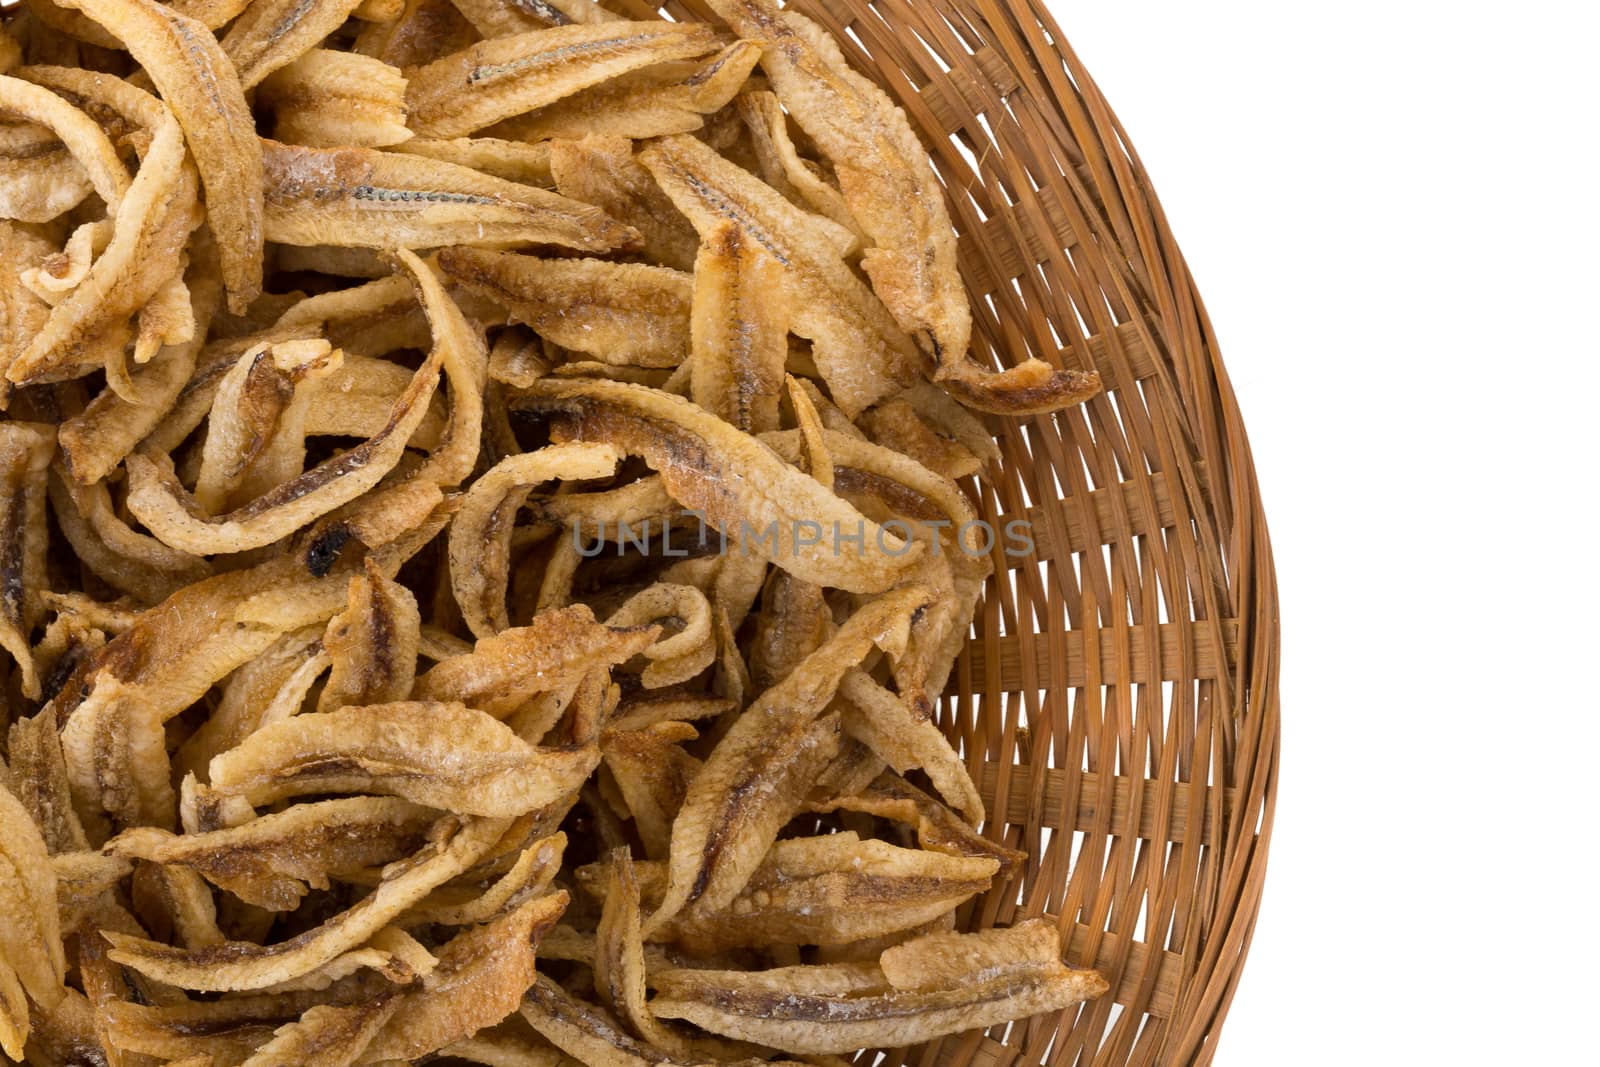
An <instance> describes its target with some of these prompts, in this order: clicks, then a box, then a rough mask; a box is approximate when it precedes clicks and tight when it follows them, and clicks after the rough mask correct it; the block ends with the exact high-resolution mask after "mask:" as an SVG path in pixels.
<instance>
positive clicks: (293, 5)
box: [222, 0, 359, 144]
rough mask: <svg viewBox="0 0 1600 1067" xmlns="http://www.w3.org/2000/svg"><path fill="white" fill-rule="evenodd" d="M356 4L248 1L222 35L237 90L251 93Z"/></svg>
mask: <svg viewBox="0 0 1600 1067" xmlns="http://www.w3.org/2000/svg"><path fill="white" fill-rule="evenodd" d="M357 3H359V0H319V2H317V3H306V2H305V0H252V3H251V4H250V6H248V7H246V8H245V9H244V14H242V15H240V16H239V17H238V19H236V20H235V21H234V23H233V25H231V26H229V27H228V32H227V33H226V34H224V35H223V37H222V51H223V52H224V53H226V55H227V57H228V59H229V61H230V62H232V63H233V67H234V69H235V70H236V71H238V74H239V84H240V85H242V86H244V88H246V89H254V88H255V87H256V86H257V85H258V84H260V82H261V79H263V78H265V77H266V76H267V75H269V74H271V73H272V72H273V71H275V70H280V69H282V68H283V67H286V66H288V65H289V64H290V63H293V62H294V61H295V60H296V59H299V58H300V57H301V56H303V55H305V54H306V53H308V52H310V51H311V49H313V48H315V47H316V46H317V44H318V43H319V42H320V41H321V40H322V39H323V38H324V37H326V36H328V34H330V33H332V32H333V31H334V30H336V29H338V28H339V27H340V26H341V25H343V24H344V20H345V19H346V18H348V17H349V15H350V12H352V11H354V10H355V8H356V4H357ZM345 143H347V144H348V143H349V142H345Z"/></svg>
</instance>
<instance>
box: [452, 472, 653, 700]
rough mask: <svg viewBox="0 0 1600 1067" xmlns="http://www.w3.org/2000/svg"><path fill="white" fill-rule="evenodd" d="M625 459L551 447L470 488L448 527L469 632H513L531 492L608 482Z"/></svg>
mask: <svg viewBox="0 0 1600 1067" xmlns="http://www.w3.org/2000/svg"><path fill="white" fill-rule="evenodd" d="M621 458H622V456H621V454H620V453H618V452H617V451H616V450H615V449H613V448H611V447H610V446H608V445H588V444H570V445H551V446H550V447H548V448H543V449H540V450H538V451H536V452H524V453H521V454H519V455H514V456H507V457H506V458H505V459H503V460H501V461H500V462H499V463H497V464H495V465H494V466H493V467H491V468H490V469H489V470H488V471H486V472H485V473H484V474H483V475H482V476H481V477H479V478H478V480H477V481H475V482H473V483H472V487H471V488H470V489H468V490H467V494H466V498H465V499H464V500H463V501H462V505H461V510H460V511H459V512H457V513H456V517H455V521H454V522H452V523H451V524H450V543H449V559H450V586H451V590H452V591H453V592H454V593H455V598H456V603H457V604H458V605H459V606H460V608H461V618H462V621H464V622H465V623H466V624H467V629H469V630H471V631H472V633H473V634H474V635H476V636H478V637H490V636H493V635H494V634H497V633H499V632H501V631H502V630H506V629H509V628H510V626H511V620H510V616H509V614H508V613H507V610H506V584H507V582H508V581H509V579H510V569H511V535H512V530H513V527H514V525H515V523H516V518H517V512H518V511H520V510H521V508H522V505H523V504H524V503H525V502H526V501H527V499H528V494H529V493H530V492H532V490H533V488H534V487H535V486H537V485H539V484H540V483H541V482H547V481H551V480H552V479H556V478H561V479H571V480H581V479H586V478H605V477H608V476H610V475H611V474H613V473H614V472H615V471H616V469H617V463H618V462H619V461H620V460H621ZM441 677H442V676H441Z"/></svg>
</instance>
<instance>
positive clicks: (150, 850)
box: [105, 797, 438, 911]
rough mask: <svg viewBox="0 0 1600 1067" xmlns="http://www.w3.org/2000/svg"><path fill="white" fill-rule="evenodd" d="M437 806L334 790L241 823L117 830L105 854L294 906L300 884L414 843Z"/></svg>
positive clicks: (378, 860)
mask: <svg viewBox="0 0 1600 1067" xmlns="http://www.w3.org/2000/svg"><path fill="white" fill-rule="evenodd" d="M437 818H438V813H437V812H435V811H432V810H430V809H428V808H425V807H422V806H421V805H418V804H413V803H411V802H410V801H407V800H401V799H399V798H397V797H340V798H337V799H334V800H323V801H317V802H315V803H311V804H294V805H291V806H290V807H288V808H285V809H284V810H283V811H281V812H272V813H269V814H267V815H263V816H261V817H260V818H258V819H252V820H250V821H249V822H246V823H244V824H242V825H240V826H235V827H229V828H226V829H221V830H213V831H210V832H209V833H186V834H181V835H178V834H171V833H168V832H166V831H163V830H157V829H154V828H150V827H137V828H134V829H131V830H124V831H123V832H122V833H121V834H118V835H117V836H116V837H114V838H112V839H111V840H110V841H108V842H107V843H106V846H105V847H106V852H107V853H108V854H110V855H112V856H118V857H126V858H128V859H139V860H146V861H148V862H151V863H171V864H181V865H182V866H185V867H187V868H189V869H191V870H193V871H195V872H196V873H197V874H199V875H200V876H201V877H203V878H205V879H206V881H208V882H210V883H212V884H213V885H215V886H217V887H218V888H219V889H226V890H227V891H228V892H230V893H233V894H234V895H235V896H237V897H239V899H241V900H244V901H246V902H248V903H251V904H254V905H256V906H257V907H261V908H266V909H268V910H269V911H288V910H291V909H293V908H295V907H297V906H298V905H299V903H300V900H301V898H302V897H304V896H305V893H306V888H307V886H308V885H309V886H312V887H315V888H317V889H326V888H327V887H328V884H329V879H330V878H338V877H340V876H341V875H346V874H353V873H356V872H358V871H361V870H365V869H367V868H370V867H378V866H382V865H384V864H387V863H392V862H394V861H395V860H398V859H400V858H402V857H404V856H407V855H410V854H411V853H413V852H415V851H416V850H417V849H418V848H420V847H421V846H422V844H423V841H424V838H425V837H426V835H427V832H428V828H429V827H430V826H431V825H432V824H433V822H434V821H435V820H436V819H437Z"/></svg>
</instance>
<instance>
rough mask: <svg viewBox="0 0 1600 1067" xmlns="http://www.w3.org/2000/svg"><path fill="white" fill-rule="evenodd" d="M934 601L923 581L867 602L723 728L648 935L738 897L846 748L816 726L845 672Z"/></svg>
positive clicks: (695, 786) (675, 847)
mask: <svg viewBox="0 0 1600 1067" xmlns="http://www.w3.org/2000/svg"><path fill="white" fill-rule="evenodd" d="M927 599H928V594H927V591H926V590H925V589H923V588H922V587H919V586H907V587H903V588H901V589H897V590H894V591H892V592H889V593H885V594H884V595H882V596H880V597H878V598H877V599H875V600H872V601H869V602H868V603H867V604H865V605H863V606H862V607H861V608H860V609H859V610H858V611H857V612H856V613H855V614H854V615H852V616H851V617H850V618H849V619H848V620H846V621H845V622H844V624H843V625H841V626H840V627H839V629H838V631H837V632H836V633H835V634H834V635H833V636H832V637H830V638H829V639H828V640H827V642H825V643H824V644H823V645H822V646H821V647H820V648H819V649H817V651H815V652H813V653H812V654H811V655H810V656H808V657H806V659H805V661H804V662H802V663H801V664H800V665H799V666H797V667H796V668H795V669H794V670H793V671H791V672H790V673H789V675H788V677H786V678H785V679H784V680H783V681H782V682H780V683H778V684H777V685H775V686H773V687H772V688H770V689H768V690H767V691H766V692H765V693H763V694H762V695H761V696H760V697H759V698H758V699H757V700H756V701H755V703H753V704H751V705H750V707H748V708H746V709H745V712H744V714H743V715H741V716H739V718H738V719H736V720H735V721H734V723H733V725H732V726H731V727H729V729H728V731H727V733H725V734H723V736H722V740H721V741H719V742H718V743H717V747H716V748H715V749H713V750H712V752H711V755H710V756H709V757H708V758H707V759H706V763H705V766H704V768H702V770H701V772H700V774H698V775H696V776H695V779H694V781H692V782H690V783H689V792H688V795H687V796H686V797H685V798H684V802H683V808H682V809H681V810H680V811H679V812H678V817H677V819H675V820H674V821H673V824H672V858H671V861H670V862H671V883H670V885H669V886H668V889H667V892H666V894H665V896H664V897H663V899H662V902H661V905H660V907H659V908H657V910H656V911H655V913H654V914H653V915H652V916H651V917H650V920H649V922H648V924H647V926H646V936H649V935H651V934H652V933H653V932H654V931H655V930H656V929H658V928H659V927H660V926H661V925H662V924H663V923H665V922H666V921H668V920H670V919H672V918H674V917H676V916H677V914H678V913H679V912H680V911H682V910H684V909H685V908H686V907H690V906H693V907H694V908H695V909H697V910H699V911H714V910H717V909H720V908H724V907H727V906H728V905H729V904H731V903H732V901H733V899H734V898H735V897H736V896H737V895H738V894H739V891H740V890H741V889H743V888H744V885H745V883H746V882H748V881H749V880H750V876H751V874H752V873H753V872H754V871H755V868H756V867H757V866H758V865H759V864H760V862H761V859H762V857H763V856H764V855H765V853H766V851H767V849H768V847H770V846H771V844H772V842H773V840H774V839H775V838H776V837H777V834H778V831H779V829H781V828H782V826H783V824H784V823H785V822H787V821H788V820H789V818H790V817H791V816H792V815H793V814H794V811H795V808H796V807H797V806H798V804H799V797H801V796H803V795H804V793H805V792H806V791H808V790H809V789H810V787H811V784H812V782H814V781H815V779H816V777H817V776H818V775H819V774H820V773H821V771H822V768H823V766H825V765H826V764H827V762H828V761H829V760H831V759H832V758H833V756H834V755H835V754H836V753H837V751H838V748H837V740H836V738H835V740H834V741H833V743H832V744H828V743H826V741H825V736H826V735H824V736H823V737H819V736H818V735H817V734H816V732H815V729H814V728H815V727H816V726H818V725H820V724H819V723H818V718H819V716H821V715H822V713H823V711H824V709H826V707H827V706H828V704H829V703H830V702H831V701H832V699H833V696H834V691H835V689H836V688H837V686H838V684H839V680H840V678H842V677H843V676H844V674H845V672H846V671H848V670H850V668H852V667H854V666H856V664H857V663H859V662H860V661H861V659H862V658H863V657H864V656H866V655H867V653H868V652H869V651H871V650H872V649H873V648H874V647H878V648H884V647H888V648H891V649H896V650H898V648H899V647H902V642H903V640H904V630H905V629H906V628H907V627H909V625H910V622H911V617H912V615H913V614H914V613H915V612H917V611H918V610H920V609H922V608H923V607H925V606H926V604H927ZM828 721H829V720H826V719H824V720H822V722H823V723H827V722H828ZM833 725H834V728H835V729H837V722H836V721H834V723H833Z"/></svg>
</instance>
